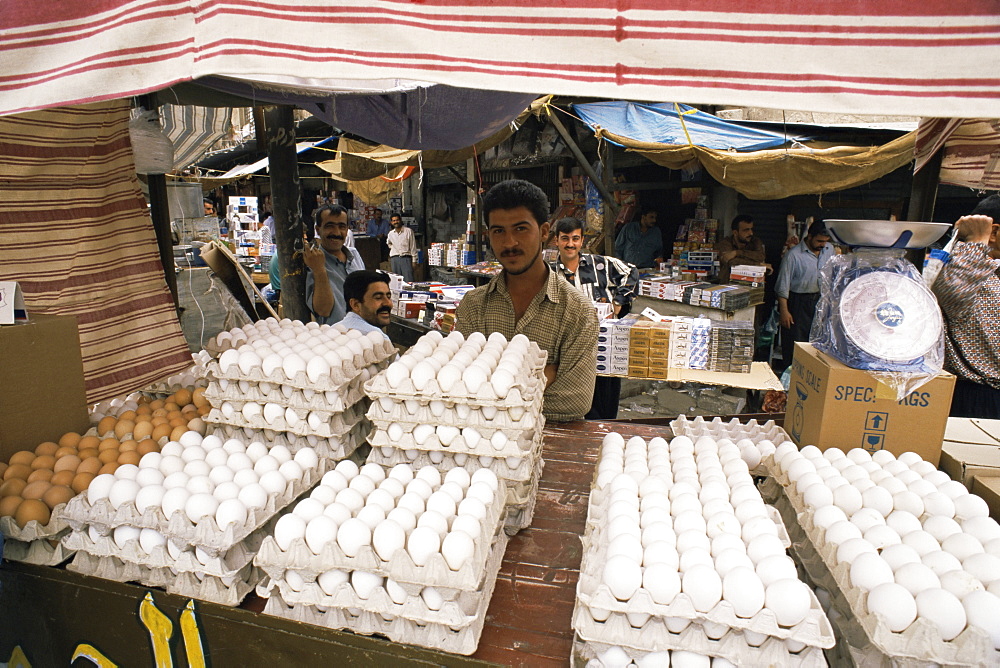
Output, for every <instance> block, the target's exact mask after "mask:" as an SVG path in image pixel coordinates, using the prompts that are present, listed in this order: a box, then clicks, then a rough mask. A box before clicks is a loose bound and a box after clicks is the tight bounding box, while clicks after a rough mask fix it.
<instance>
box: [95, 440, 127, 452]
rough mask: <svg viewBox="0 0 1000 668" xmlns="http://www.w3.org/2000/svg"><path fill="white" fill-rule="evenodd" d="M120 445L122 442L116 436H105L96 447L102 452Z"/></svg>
mask: <svg viewBox="0 0 1000 668" xmlns="http://www.w3.org/2000/svg"><path fill="white" fill-rule="evenodd" d="M121 445H122V442H121V441H119V440H118V439H117V438H106V439H104V440H103V441H101V442H100V444H98V446H97V449H98V451H100V452H104V451H105V450H111V449H112V448H113V449H115V450H117V449H118V448H120V447H121Z"/></svg>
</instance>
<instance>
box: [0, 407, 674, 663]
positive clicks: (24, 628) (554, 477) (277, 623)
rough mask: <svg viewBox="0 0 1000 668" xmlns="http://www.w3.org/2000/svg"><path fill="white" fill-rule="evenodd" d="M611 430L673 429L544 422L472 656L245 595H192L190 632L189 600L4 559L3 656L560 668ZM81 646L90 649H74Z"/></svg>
mask: <svg viewBox="0 0 1000 668" xmlns="http://www.w3.org/2000/svg"><path fill="white" fill-rule="evenodd" d="M611 429H615V430H617V431H619V432H620V433H622V434H623V435H625V436H626V438H628V437H629V436H632V435H638V436H643V437H645V438H651V437H652V436H667V435H668V434H669V433H670V431H669V427H666V426H659V425H638V424H628V423H613V422H597V421H590V422H583V421H581V422H575V423H569V424H564V425H557V426H552V427H549V428H547V429H546V430H545V450H544V458H545V470H544V473H543V475H542V479H541V481H540V483H539V490H538V505H537V507H536V510H535V517H534V522H533V523H532V526H531V527H530V528H528V529H525V530H524V531H521V532H520V533H519V534H518V535H517V536H515V537H514V538H512V539H511V541H510V544H509V546H508V547H507V553H506V555H505V556H504V561H503V565H502V567H501V569H500V575H499V577H498V578H497V585H496V590H495V592H494V594H493V598H492V600H491V603H490V607H489V611H488V613H487V620H486V626H485V629H484V630H483V634H482V639H481V640H480V643H479V650H478V651H477V652H476V653H475V654H474V655H473V656H472V657H462V656H458V655H454V654H444V653H441V652H435V651H431V650H425V649H421V648H417V647H412V646H407V645H400V644H397V643H392V642H389V641H386V640H381V639H379V638H372V637H366V636H358V635H354V634H351V633H347V632H338V631H330V630H327V629H323V628H319V627H315V626H310V625H307V624H301V623H298V622H293V621H288V620H283V619H277V618H274V617H270V616H267V615H263V614H260V613H259V612H258V611H259V610H260V609H262V608H263V601H262V600H261V599H258V598H257V597H256V596H253V595H251V596H250V597H249V598H248V600H247V601H246V602H244V605H243V607H241V608H227V607H224V606H219V605H215V604H211V603H204V602H201V601H195V602H194V603H193V604H192V607H193V610H194V611H195V612H194V614H195V617H194V619H195V620H196V622H195V624H196V626H195V630H194V633H193V634H192V632H191V628H192V627H191V619H192V615H191V613H190V612H188V613H184V611H185V608H186V607H187V606H188V605H189V599H186V598H183V597H180V596H174V595H170V594H166V593H164V592H162V591H160V590H155V589H150V588H148V587H142V586H138V585H129V584H120V583H117V582H111V581H107V580H100V579H97V578H92V577H86V576H82V575H78V574H76V573H72V572H70V571H66V570H64V569H59V568H47V567H41V566H30V565H25V564H19V563H15V562H3V563H2V565H0V629H3V632H2V633H0V663H3V662H5V661H8V660H9V659H10V658H11V656H12V653H13V652H14V651H15V647H19V648H20V650H21V651H23V653H24V655H25V656H26V658H27V662H28V664H27V665H33V666H49V665H70V664H71V663H72V661H71V659H72V657H73V656H74V653H75V652H76V653H79V652H81V651H90V650H93V651H96V652H99V653H100V654H101V655H102V656H104V657H106V658H107V659H109V660H110V661H113V662H114V663H115V664H117V665H122V666H132V665H191V664H190V663H189V662H188V658H189V657H190V652H191V650H192V647H191V645H192V644H193V643H194V642H197V641H198V640H200V644H201V647H202V649H203V652H204V655H205V657H206V658H207V659H208V660H207V665H210V666H213V668H221V667H223V666H261V665H272V666H279V665H288V666H307V665H320V664H321V663H322V662H328V661H330V660H335V661H336V664H335V665H338V666H354V665H357V666H372V665H394V666H398V665H401V664H402V663H408V664H414V665H462V664H466V665H489V664H504V665H509V666H525V667H527V666H531V667H532V668H535V667H540V666H565V665H567V664H568V661H569V655H570V649H571V645H572V641H573V629H572V626H571V622H570V620H571V616H572V612H573V602H574V598H575V594H576V582H577V578H578V576H579V568H580V560H581V558H582V547H581V543H580V536H581V535H582V534H583V529H584V524H585V522H586V517H587V498H588V494H589V490H590V484H591V479H592V477H593V469H594V465H595V463H596V458H597V453H598V449H599V447H600V443H601V439H602V438H603V436H604V434H605V433H606V432H607V431H609V430H611ZM147 597H148V600H147V601H146V602H145V603H144V599H145V598H147ZM151 604H152V605H155V609H156V610H158V611H159V612H160V613H163V617H162V618H161V623H160V625H159V627H157V628H158V629H159V632H158V633H159V636H157V633H154V632H153V631H151V630H150V627H148V626H144V625H143V624H142V623H141V620H140V607H141V606H144V609H145V613H146V614H147V620H148V619H150V617H149V613H150V606H151ZM182 613H183V614H185V615H186V623H185V621H184V619H185V618H183V617H182ZM164 621H165V622H166V623H163V622H164ZM182 631H184V633H183V634H182ZM164 634H166V638H167V641H164V640H163V636H164ZM157 637H159V638H160V641H161V642H160V644H159V645H157V642H156V640H155V638H157ZM164 643H165V644H164ZM83 646H87V647H89V648H90V650H87V649H86V648H84V650H81V647H83ZM157 647H159V651H160V652H163V653H166V654H168V656H166V659H165V660H164V661H163V662H154V652H155V651H156V649H155V648H157ZM11 665H17V662H16V661H11ZM80 665H83V664H82V663H81V664H80ZM86 665H90V664H89V663H87V664H86ZM102 665H105V664H102ZM203 665H205V664H203Z"/></svg>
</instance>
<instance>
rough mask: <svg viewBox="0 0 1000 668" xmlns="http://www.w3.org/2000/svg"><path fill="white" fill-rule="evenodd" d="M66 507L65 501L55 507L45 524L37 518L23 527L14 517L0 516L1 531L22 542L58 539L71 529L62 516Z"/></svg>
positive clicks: (5, 535)
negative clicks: (18, 524) (40, 522)
mask: <svg viewBox="0 0 1000 668" xmlns="http://www.w3.org/2000/svg"><path fill="white" fill-rule="evenodd" d="M65 508H66V504H65V503H60V504H59V505H58V506H56V507H55V508H53V509H52V513H51V514H50V515H49V521H48V522H47V523H46V524H45V525H42V524H39V523H38V521H37V520H32V521H30V522H28V523H27V524H25V525H24V526H23V527H19V526H17V522H15V521H14V518H13V517H11V516H10V515H4V516H3V517H0V533H2V534H3V535H4V538H8V539H10V540H16V541H19V542H22V543H31V542H34V541H36V540H42V539H43V538H51V539H58V538H59V537H60V536H62V535H64V534H65V533H66V532H67V531H68V530H69V524H68V523H67V522H66V520H64V519H63V518H62V516H61V514H62V511H63V510H64V509H65Z"/></svg>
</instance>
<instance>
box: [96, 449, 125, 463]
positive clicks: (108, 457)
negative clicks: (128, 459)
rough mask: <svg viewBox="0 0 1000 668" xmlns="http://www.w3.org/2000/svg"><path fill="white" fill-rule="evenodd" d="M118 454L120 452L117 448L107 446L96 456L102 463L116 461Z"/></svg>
mask: <svg viewBox="0 0 1000 668" xmlns="http://www.w3.org/2000/svg"><path fill="white" fill-rule="evenodd" d="M120 454H121V452H119V451H118V448H108V449H107V450H102V451H101V454H100V455H98V456H97V458H98V459H100V460H101V463H102V464H107V463H109V462H116V461H118V455H120Z"/></svg>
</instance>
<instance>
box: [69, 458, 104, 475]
mask: <svg viewBox="0 0 1000 668" xmlns="http://www.w3.org/2000/svg"><path fill="white" fill-rule="evenodd" d="M103 465H104V462H102V461H101V460H100V458H99V457H97V455H94V456H93V457H87V458H86V459H84V460H83V461H81V462H80V465H79V466H77V467H76V472H77V473H93V474H94V475H96V474H97V472H98V471H100V470H101V467H102V466H103Z"/></svg>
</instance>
